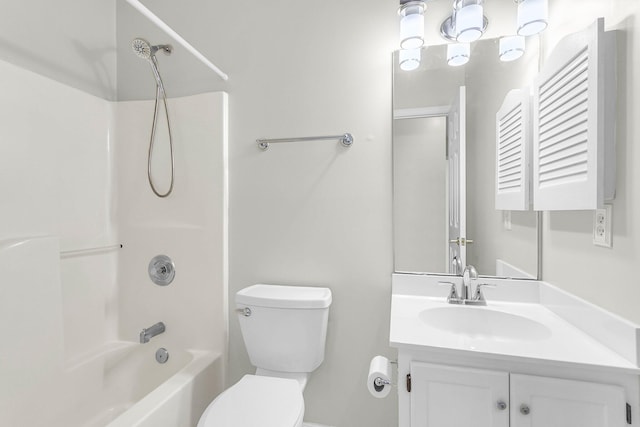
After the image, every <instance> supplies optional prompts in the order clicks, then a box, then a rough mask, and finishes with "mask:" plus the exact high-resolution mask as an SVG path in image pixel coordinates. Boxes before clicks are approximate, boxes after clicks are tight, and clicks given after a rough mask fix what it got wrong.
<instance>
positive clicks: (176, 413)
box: [47, 342, 223, 427]
mask: <svg viewBox="0 0 640 427" xmlns="http://www.w3.org/2000/svg"><path fill="white" fill-rule="evenodd" d="M158 348H159V346H158V345H154V344H153V343H149V344H145V345H140V344H135V343H130V342H116V343H112V344H110V345H109V346H107V347H106V348H105V349H104V351H103V352H102V353H100V354H95V355H92V356H89V357H88V358H86V359H85V360H84V361H82V362H81V363H79V364H77V365H75V366H73V367H70V368H69V369H68V371H67V375H70V376H71V377H73V378H74V379H77V380H79V381H82V379H85V380H87V382H86V385H88V383H89V382H91V384H90V385H89V387H88V388H90V390H81V392H78V390H76V391H75V392H74V393H73V394H74V395H75V397H76V398H78V399H79V400H77V401H75V402H68V399H64V397H63V399H62V400H67V403H69V404H71V406H70V407H68V408H64V409H63V411H62V412H61V413H60V416H59V418H57V420H58V422H54V423H53V424H52V423H51V420H48V421H47V424H48V425H49V426H54V427H69V426H79V427H193V426H195V425H196V424H197V422H198V419H199V417H200V415H201V414H202V412H203V411H204V409H205V408H206V406H207V405H208V403H209V402H210V401H211V400H212V398H213V397H214V396H216V395H217V394H218V393H219V392H220V391H221V390H222V387H223V384H222V378H223V372H222V361H221V359H220V355H219V354H217V353H215V352H213V351H199V350H173V351H172V350H170V349H169V359H168V360H167V362H166V363H163V364H161V363H158V362H156V359H155V353H156V350H158ZM96 376H98V378H101V379H100V381H90V380H89V379H94V378H95V377H96Z"/></svg>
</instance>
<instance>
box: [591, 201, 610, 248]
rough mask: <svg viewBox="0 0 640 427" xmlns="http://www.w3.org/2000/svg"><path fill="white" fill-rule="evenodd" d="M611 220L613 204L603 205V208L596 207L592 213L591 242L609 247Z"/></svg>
mask: <svg viewBox="0 0 640 427" xmlns="http://www.w3.org/2000/svg"><path fill="white" fill-rule="evenodd" d="M612 221H613V205H604V208H603V209H596V210H595V212H594V214H593V244H594V245H597V246H604V247H606V248H610V247H611V246H612V243H611V238H612V236H611V230H612V228H611V222H612Z"/></svg>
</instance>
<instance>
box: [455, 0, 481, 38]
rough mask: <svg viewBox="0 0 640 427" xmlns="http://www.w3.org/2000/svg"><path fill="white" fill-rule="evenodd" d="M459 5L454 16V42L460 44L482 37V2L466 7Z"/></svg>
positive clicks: (462, 3)
mask: <svg viewBox="0 0 640 427" xmlns="http://www.w3.org/2000/svg"><path fill="white" fill-rule="evenodd" d="M461 5H462V7H461V8H460V9H458V10H457V11H456V14H455V29H456V40H458V41H459V42H461V43H469V42H473V41H476V40H478V39H479V38H480V37H481V36H482V24H483V22H482V20H483V17H484V16H483V8H482V2H477V3H475V4H468V5H464V2H461Z"/></svg>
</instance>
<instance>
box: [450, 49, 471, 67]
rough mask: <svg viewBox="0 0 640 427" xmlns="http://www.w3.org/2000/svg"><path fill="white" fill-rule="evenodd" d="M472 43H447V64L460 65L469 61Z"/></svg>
mask: <svg viewBox="0 0 640 427" xmlns="http://www.w3.org/2000/svg"><path fill="white" fill-rule="evenodd" d="M470 56H471V45H470V44H469V43H452V44H448V45H447V64H449V65H451V66H452V67H459V66H461V65H464V64H466V63H467V62H469V57H470Z"/></svg>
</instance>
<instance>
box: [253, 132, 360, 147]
mask: <svg viewBox="0 0 640 427" xmlns="http://www.w3.org/2000/svg"><path fill="white" fill-rule="evenodd" d="M330 139H337V140H339V141H340V143H341V144H342V145H343V146H344V147H351V146H352V145H353V135H351V134H350V133H348V132H347V133H344V134H342V135H331V136H303V137H299V138H278V139H265V138H263V139H256V143H257V144H258V147H260V148H261V149H263V150H266V149H267V148H269V144H277V143H280V142H306V141H325V140H330Z"/></svg>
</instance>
